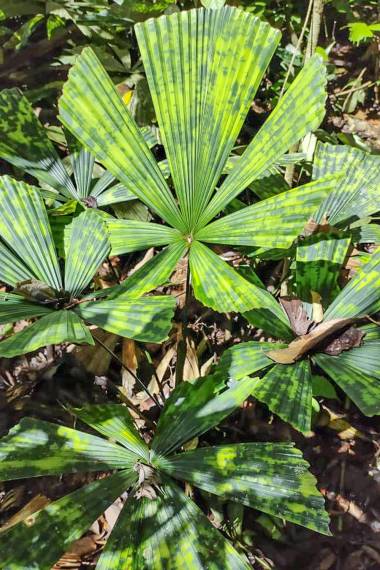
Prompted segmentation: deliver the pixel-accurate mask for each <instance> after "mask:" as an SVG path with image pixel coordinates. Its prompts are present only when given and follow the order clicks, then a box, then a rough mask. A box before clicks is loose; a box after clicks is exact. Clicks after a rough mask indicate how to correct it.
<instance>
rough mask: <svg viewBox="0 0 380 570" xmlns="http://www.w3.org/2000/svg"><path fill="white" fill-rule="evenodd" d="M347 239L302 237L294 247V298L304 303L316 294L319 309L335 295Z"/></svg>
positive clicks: (346, 249)
mask: <svg viewBox="0 0 380 570" xmlns="http://www.w3.org/2000/svg"><path fill="white" fill-rule="evenodd" d="M350 241H351V240H350V238H348V237H342V236H339V235H335V234H327V233H320V234H315V235H311V236H308V237H306V238H305V239H304V240H303V241H302V242H300V244H299V245H298V247H297V253H296V282H297V296H298V297H299V298H300V299H301V300H302V301H306V302H307V303H311V302H313V293H317V294H318V295H319V296H320V298H321V300H322V304H323V306H326V305H328V304H329V303H330V302H331V301H332V300H333V299H334V297H336V295H337V294H338V293H339V286H338V280H339V276H340V271H341V268H342V265H343V263H344V261H345V259H346V255H347V252H348V248H349V245H350Z"/></svg>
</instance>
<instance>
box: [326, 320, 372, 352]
mask: <svg viewBox="0 0 380 570" xmlns="http://www.w3.org/2000/svg"><path fill="white" fill-rule="evenodd" d="M364 334H365V333H363V331H361V330H359V329H357V328H356V327H350V328H348V329H347V330H345V331H344V332H343V333H342V334H341V335H339V336H338V337H337V338H334V340H332V341H331V342H329V344H328V345H327V346H325V349H324V351H323V352H325V353H326V354H330V355H331V356H338V354H340V353H341V352H343V351H344V350H350V348H355V347H358V346H360V344H361V341H362V338H363V336H364Z"/></svg>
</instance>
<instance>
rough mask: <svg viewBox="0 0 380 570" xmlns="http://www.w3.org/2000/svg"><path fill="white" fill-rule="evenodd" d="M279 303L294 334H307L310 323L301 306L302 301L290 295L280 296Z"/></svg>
mask: <svg viewBox="0 0 380 570" xmlns="http://www.w3.org/2000/svg"><path fill="white" fill-rule="evenodd" d="M280 303H281V305H282V306H283V308H284V311H285V313H286V314H287V315H288V319H289V322H290V324H291V327H292V329H293V330H294V332H295V333H296V335H297V336H301V335H305V334H307V332H308V330H309V328H310V325H311V324H312V323H311V321H310V319H309V318H308V316H307V314H306V312H305V310H304V308H303V304H302V301H300V300H299V299H291V298H290V297H281V299H280Z"/></svg>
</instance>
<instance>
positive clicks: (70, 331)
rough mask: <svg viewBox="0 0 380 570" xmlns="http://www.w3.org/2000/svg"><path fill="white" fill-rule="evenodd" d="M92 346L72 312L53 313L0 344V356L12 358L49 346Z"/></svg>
mask: <svg viewBox="0 0 380 570" xmlns="http://www.w3.org/2000/svg"><path fill="white" fill-rule="evenodd" d="M62 342H75V343H76V344H94V340H93V338H92V336H91V334H90V331H89V330H88V328H87V327H86V326H85V324H84V322H83V321H82V320H81V319H80V318H79V317H77V315H76V314H75V313H73V312H72V311H66V310H62V311H53V312H51V313H49V314H48V315H45V316H44V317H42V318H41V319H39V320H38V321H36V322H35V323H33V324H32V325H30V326H29V327H27V328H26V329H23V330H22V331H21V332H18V333H16V334H14V335H13V336H11V337H9V338H7V339H5V340H2V341H1V342H0V356H4V357H6V358H12V357H13V356H18V355H19V354H26V353H27V352H32V351H33V350H37V349H38V348H41V347H42V346H47V345H49V344H60V343H62Z"/></svg>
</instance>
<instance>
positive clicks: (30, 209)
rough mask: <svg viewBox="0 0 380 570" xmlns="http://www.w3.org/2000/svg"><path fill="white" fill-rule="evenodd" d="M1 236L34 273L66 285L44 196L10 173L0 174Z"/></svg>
mask: <svg viewBox="0 0 380 570" xmlns="http://www.w3.org/2000/svg"><path fill="white" fill-rule="evenodd" d="M0 190H1V192H0V230H1V238H2V240H3V241H4V242H5V243H6V244H7V245H8V247H9V248H10V249H11V250H13V251H14V252H15V253H16V254H17V255H18V256H19V258H20V259H21V260H22V262H23V263H24V264H25V265H26V267H27V268H28V269H29V271H31V272H32V273H33V276H34V277H36V278H37V279H39V280H40V281H43V282H44V283H46V284H47V285H50V286H51V287H52V288H53V289H56V290H60V289H61V288H62V279H61V274H60V269H59V264H58V259H57V255H56V252H55V248H54V242H53V238H52V234H51V230H50V226H49V220H48V217H47V214H46V210H45V207H44V204H43V202H42V199H41V196H40V194H39V192H38V190H37V189H36V188H34V187H33V186H29V185H28V184H25V183H24V182H18V181H17V180H14V179H13V178H10V177H9V176H2V177H0Z"/></svg>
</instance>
